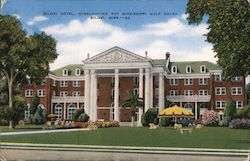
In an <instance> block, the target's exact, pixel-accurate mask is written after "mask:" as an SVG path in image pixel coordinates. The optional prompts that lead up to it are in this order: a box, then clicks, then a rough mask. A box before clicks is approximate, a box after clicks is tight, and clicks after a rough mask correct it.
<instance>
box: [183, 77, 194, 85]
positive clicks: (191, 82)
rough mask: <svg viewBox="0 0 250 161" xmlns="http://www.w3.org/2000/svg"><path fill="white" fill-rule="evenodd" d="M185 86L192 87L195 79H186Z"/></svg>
mask: <svg viewBox="0 0 250 161" xmlns="http://www.w3.org/2000/svg"><path fill="white" fill-rule="evenodd" d="M184 84H185V85H192V84H193V79H192V78H186V79H185V82H184Z"/></svg>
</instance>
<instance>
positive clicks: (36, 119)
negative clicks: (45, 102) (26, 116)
mask: <svg viewBox="0 0 250 161" xmlns="http://www.w3.org/2000/svg"><path fill="white" fill-rule="evenodd" d="M46 120H47V114H46V112H45V110H43V109H42V108H37V110H36V113H35V115H34V116H33V119H32V123H34V124H36V125H41V124H44V123H45V122H46Z"/></svg>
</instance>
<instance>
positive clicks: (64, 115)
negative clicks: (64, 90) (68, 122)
mask: <svg viewBox="0 0 250 161" xmlns="http://www.w3.org/2000/svg"><path fill="white" fill-rule="evenodd" d="M66 113H67V107H66V102H64V105H63V119H62V120H65V119H66V118H67V115H66Z"/></svg>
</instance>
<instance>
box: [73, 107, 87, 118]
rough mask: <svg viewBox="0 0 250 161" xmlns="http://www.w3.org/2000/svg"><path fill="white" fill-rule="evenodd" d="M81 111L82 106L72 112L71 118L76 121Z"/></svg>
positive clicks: (82, 109) (82, 110) (82, 111)
mask: <svg viewBox="0 0 250 161" xmlns="http://www.w3.org/2000/svg"><path fill="white" fill-rule="evenodd" d="M82 113H85V111H84V108H80V109H77V110H76V111H75V112H74V114H73V120H74V121H78V118H79V116H80V115H81V114H82Z"/></svg>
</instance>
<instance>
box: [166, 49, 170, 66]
mask: <svg viewBox="0 0 250 161" xmlns="http://www.w3.org/2000/svg"><path fill="white" fill-rule="evenodd" d="M169 64H170V52H166V68H168V66H169Z"/></svg>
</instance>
